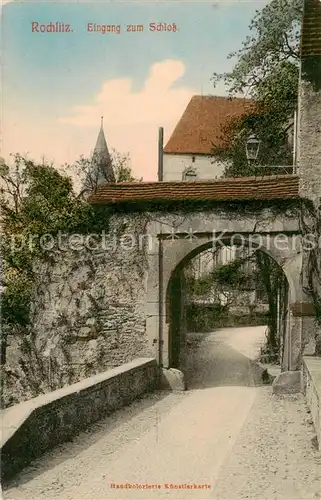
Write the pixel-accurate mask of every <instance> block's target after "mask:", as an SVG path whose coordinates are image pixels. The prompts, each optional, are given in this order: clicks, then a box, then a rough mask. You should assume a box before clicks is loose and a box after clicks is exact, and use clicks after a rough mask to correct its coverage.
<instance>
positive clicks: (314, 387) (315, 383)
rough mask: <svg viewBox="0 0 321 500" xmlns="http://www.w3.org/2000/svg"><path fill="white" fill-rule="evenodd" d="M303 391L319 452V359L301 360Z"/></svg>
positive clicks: (320, 429) (320, 386)
mask: <svg viewBox="0 0 321 500" xmlns="http://www.w3.org/2000/svg"><path fill="white" fill-rule="evenodd" d="M303 391H304V394H305V397H306V400H307V405H308V407H309V409H310V411H311V416H312V420H313V424H314V428H315V431H316V435H317V440H318V447H319V450H321V358H312V357H307V356H306V357H304V358H303Z"/></svg>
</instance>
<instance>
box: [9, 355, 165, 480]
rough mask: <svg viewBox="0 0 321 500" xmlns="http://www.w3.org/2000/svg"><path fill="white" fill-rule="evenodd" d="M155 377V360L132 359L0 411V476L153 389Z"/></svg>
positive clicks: (157, 372)
mask: <svg viewBox="0 0 321 500" xmlns="http://www.w3.org/2000/svg"><path fill="white" fill-rule="evenodd" d="M159 377H160V373H159V368H158V365H157V362H156V359H154V358H137V359H135V360H133V361H131V362H129V363H125V364H123V365H121V366H118V367H116V368H112V369H111V370H108V371H105V372H103V373H99V374H97V375H94V376H92V377H89V378H87V379H84V380H81V381H80V382H77V383H75V384H72V385H70V386H67V387H63V388H61V389H58V390H56V391H52V392H49V393H47V394H43V395H40V396H37V397H35V398H32V399H30V400H29V401H25V402H23V403H20V404H17V405H15V406H13V407H10V408H7V409H6V410H3V411H2V413H1V421H2V422H1V423H2V436H1V461H2V467H1V475H2V477H4V478H6V477H11V476H12V475H13V474H15V473H16V472H19V471H20V470H21V469H22V468H23V467H25V466H26V465H28V463H30V462H31V461H32V460H34V459H35V458H37V457H39V456H41V455H42V454H43V453H44V452H45V451H47V450H49V449H51V448H53V447H54V446H56V445H57V444H59V443H60V442H65V441H68V440H70V438H72V436H75V435H77V434H79V432H81V431H82V430H84V429H85V428H87V427H88V426H90V424H92V423H94V422H96V421H98V420H99V419H101V418H104V417H105V416H107V415H108V414H110V413H111V412H113V411H115V410H117V409H119V408H121V407H122V406H125V405H127V404H130V403H131V402H132V401H134V400H135V399H136V398H137V397H140V396H141V395H143V394H144V393H146V392H150V391H153V390H155V389H157V388H159V380H160V379H159ZM35 439H37V444H35Z"/></svg>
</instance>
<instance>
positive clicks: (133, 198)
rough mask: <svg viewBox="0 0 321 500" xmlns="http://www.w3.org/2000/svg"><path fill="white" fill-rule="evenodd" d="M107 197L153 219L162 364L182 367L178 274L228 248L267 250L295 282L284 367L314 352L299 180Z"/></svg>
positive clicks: (150, 317)
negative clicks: (175, 303) (174, 296)
mask: <svg viewBox="0 0 321 500" xmlns="http://www.w3.org/2000/svg"><path fill="white" fill-rule="evenodd" d="M102 189H103V191H102ZM102 194H103V196H104V198H105V200H107V199H108V200H110V201H111V200H112V205H113V206H114V208H115V210H116V212H118V213H119V210H120V211H121V214H122V215H123V214H124V213H126V216H127V217H130V218H131V217H133V218H135V217H137V214H142V212H143V217H144V218H145V220H146V221H147V224H146V225H145V228H144V235H145V237H146V246H145V250H146V256H147V266H146V267H147V284H146V287H147V290H146V291H147V303H146V333H147V335H148V342H149V348H150V350H151V352H153V353H154V355H155V357H156V358H157V359H158V361H159V364H160V366H162V367H164V368H169V367H171V366H173V364H175V362H174V358H173V356H174V357H175V352H174V351H175V341H174V342H173V338H172V337H173V336H172V335H171V333H172V329H171V327H172V326H173V325H171V315H170V314H169V313H168V311H169V309H170V308H171V303H170V302H171V293H169V288H170V287H172V286H173V276H175V275H176V276H177V270H178V269H179V268H180V267H182V266H184V264H186V262H187V261H188V260H190V259H191V258H192V257H194V256H195V255H196V254H197V253H199V252H201V251H202V250H204V249H206V248H209V247H211V246H222V245H224V244H226V243H228V244H236V245H247V246H251V247H252V248H253V249H254V248H259V249H261V250H262V251H264V252H266V253H267V254H268V255H270V256H271V257H272V258H273V259H274V260H275V261H276V262H277V263H278V264H279V266H280V267H281V268H282V269H283V271H284V273H285V276H286V278H287V281H288V285H289V294H288V300H289V307H288V315H287V327H286V338H285V349H284V355H283V360H282V362H283V369H284V370H297V369H298V368H299V367H300V364H301V358H302V354H303V353H304V352H308V350H309V349H311V342H312V338H311V335H312V329H309V328H303V327H302V324H303V323H302V317H303V315H304V316H305V320H306V321H309V322H311V325H312V324H313V322H314V316H313V308H312V307H310V306H309V301H310V299H309V298H308V297H307V296H305V294H304V293H303V290H302V286H301V283H300V274H301V268H302V241H301V234H300V217H299V215H300V199H299V178H298V177H297V176H294V175H284V176H269V177H265V178H253V177H252V178H242V179H221V180H218V181H205V182H204V181H203V182H195V181H192V182H177V183H175V182H169V183H166V182H159V183H150V184H149V183H141V184H126V185H125V184H122V186H121V187H120V186H119V187H118V186H117V185H114V186H112V185H109V186H106V185H105V186H104V188H101V189H100V188H98V191H97V193H96V195H94V197H93V198H92V202H95V201H96V202H100V203H101V202H102ZM177 286H179V285H177ZM172 291H173V290H172ZM177 292H178V291H177ZM174 293H175V291H174ZM306 325H307V323H306V322H305V326H306ZM173 347H174V350H173Z"/></svg>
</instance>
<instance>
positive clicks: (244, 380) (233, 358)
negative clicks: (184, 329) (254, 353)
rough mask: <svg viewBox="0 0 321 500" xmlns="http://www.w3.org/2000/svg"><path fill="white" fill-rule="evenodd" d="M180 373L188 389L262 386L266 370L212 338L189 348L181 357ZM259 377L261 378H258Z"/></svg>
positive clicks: (207, 338)
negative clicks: (181, 372)
mask: <svg viewBox="0 0 321 500" xmlns="http://www.w3.org/2000/svg"><path fill="white" fill-rule="evenodd" d="M181 370H182V371H183V373H184V375H185V380H186V384H187V388H188V389H205V388H208V387H223V386H242V387H257V386H262V385H266V383H267V382H266V381H265V374H266V370H265V369H264V368H262V367H261V366H260V365H259V364H258V363H257V362H255V361H254V360H252V359H250V358H248V357H247V356H245V355H244V354H242V353H240V352H239V351H237V350H236V349H233V348H232V347H231V346H229V345H228V344H226V343H224V342H223V341H221V340H215V337H214V336H213V334H212V335H206V337H205V338H204V340H202V341H201V342H199V343H197V344H196V345H195V344H194V345H191V346H189V347H188V348H187V349H186V351H185V353H184V354H183V355H182V362H181ZM262 377H263V378H262Z"/></svg>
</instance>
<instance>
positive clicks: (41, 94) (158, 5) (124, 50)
mask: <svg viewBox="0 0 321 500" xmlns="http://www.w3.org/2000/svg"><path fill="white" fill-rule="evenodd" d="M264 4H265V2H261V1H259V0H256V1H253V2H246V1H245V0H238V1H234V2H228V1H226V0H221V1H219V2H215V3H214V1H200V0H197V1H179V0H171V1H158V2H154V1H136V0H131V1H130V2H129V1H127V2H124V1H117V0H113V1H97V0H96V1H91V2H79V1H78V2H76V1H69V2H62V1H55V2H50V1H45V2H44V1H33V2H29V1H24V2H18V1H5V2H4V5H3V7H2V13H1V14H2V41H3V44H2V51H3V52H2V61H3V64H2V83H3V95H2V120H1V121H2V145H1V146H2V147H1V153H0V155H1V156H2V157H3V158H4V159H5V160H6V161H9V158H10V156H9V155H10V153H17V152H19V153H21V154H23V155H25V154H27V155H28V156H29V158H31V159H34V160H36V161H39V160H41V158H43V157H44V158H45V159H46V160H48V161H50V162H51V161H53V162H54V163H55V164H56V165H57V166H59V165H62V164H65V163H69V164H72V163H74V162H75V161H76V160H77V159H78V158H79V157H80V155H85V156H89V155H90V154H91V153H92V151H93V148H94V146H95V143H96V139H97V136H98V132H99V128H100V122H101V118H100V117H101V116H103V117H104V130H105V135H106V140H107V144H108V147H109V149H110V150H112V149H113V148H114V149H116V150H117V151H119V152H120V153H124V154H125V153H129V154H130V157H131V166H132V169H133V173H134V174H135V176H137V177H143V180H144V181H153V180H156V179H157V139H158V127H159V126H163V127H164V139H165V143H166V141H167V139H168V138H169V136H170V135H171V133H172V132H173V129H174V127H175V125H176V124H177V122H178V120H179V119H180V117H181V115H182V113H183V112H184V109H185V108H186V106H187V104H188V102H189V100H190V98H191V97H192V96H193V95H195V94H203V95H208V94H212V95H226V94H227V90H228V89H226V88H225V87H224V85H223V84H220V85H219V86H218V87H217V88H214V87H213V83H212V82H211V76H212V74H213V72H224V71H228V70H230V69H231V68H232V67H233V63H234V61H233V60H230V59H228V57H227V56H228V54H229V53H230V52H231V51H234V50H238V49H239V48H240V47H241V45H242V41H243V40H245V38H246V36H247V35H248V34H249V28H248V27H249V23H250V21H251V19H252V18H253V15H254V13H255V11H256V10H257V9H261V8H262V7H263V5H264ZM56 22H58V23H61V24H62V23H63V24H64V25H65V28H66V27H67V25H70V29H71V30H72V32H60V33H59V32H58V33H51V32H43V33H42V32H37V31H35V30H36V28H37V27H38V29H40V28H39V27H40V25H42V24H43V25H48V24H49V23H54V24H55V23H56ZM33 23H34V24H33ZM37 23H38V24H37ZM88 23H96V24H97V25H113V24H115V25H116V26H118V25H120V33H119V34H117V33H116V32H109V33H105V34H102V33H101V32H97V31H96V32H89V31H88ZM150 23H167V25H173V23H175V26H176V31H154V32H152V31H150V30H149V24H150ZM129 24H130V25H143V26H144V30H143V31H140V32H127V25H129ZM32 28H34V31H33V30H32Z"/></svg>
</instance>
